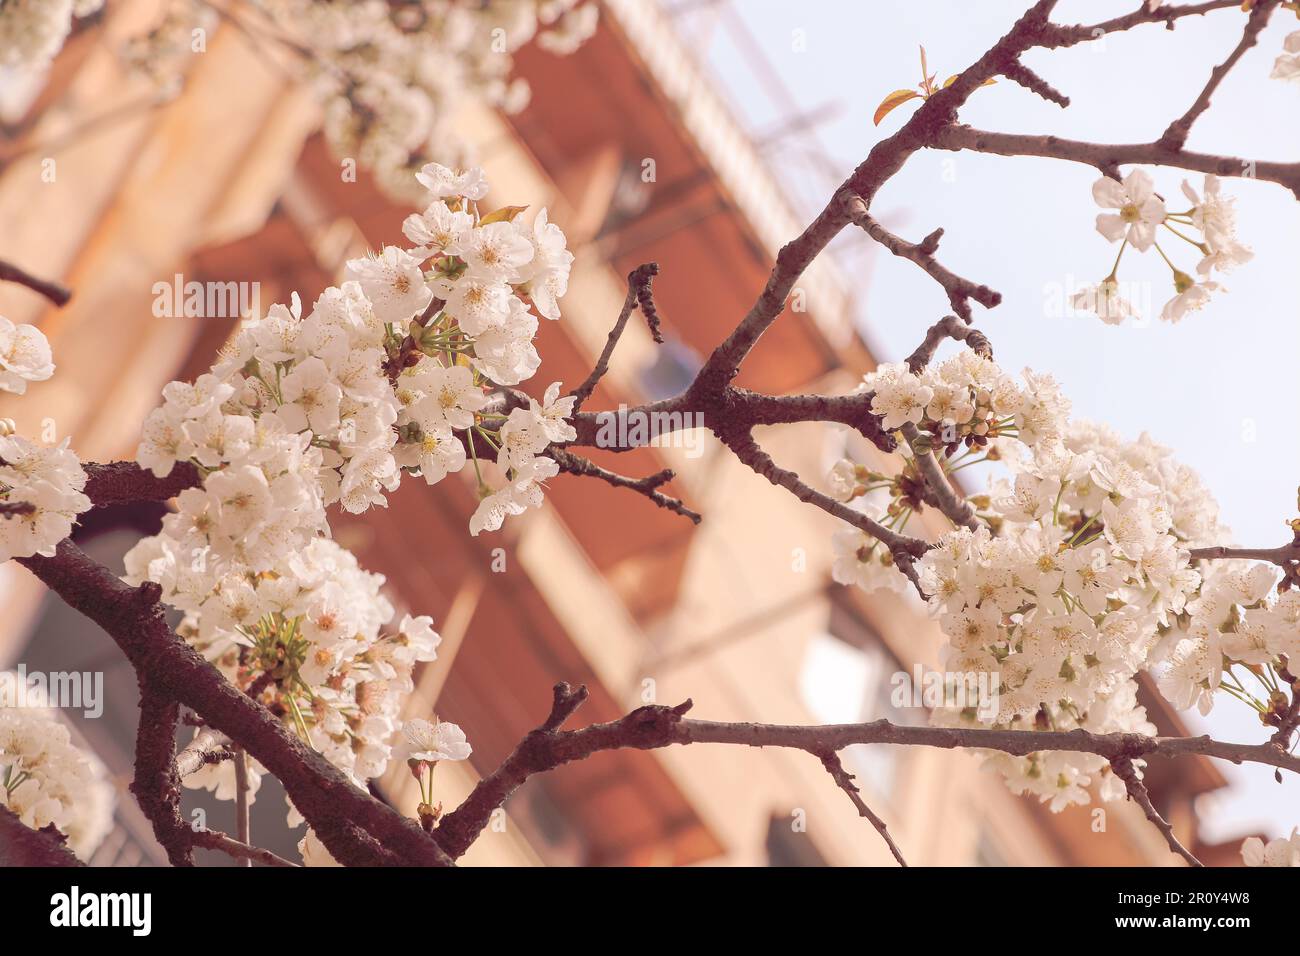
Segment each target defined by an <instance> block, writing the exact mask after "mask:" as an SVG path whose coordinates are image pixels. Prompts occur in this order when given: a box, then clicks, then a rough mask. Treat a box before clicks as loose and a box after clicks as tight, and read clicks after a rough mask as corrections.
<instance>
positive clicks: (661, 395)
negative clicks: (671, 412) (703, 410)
mask: <svg viewBox="0 0 1300 956" xmlns="http://www.w3.org/2000/svg"><path fill="white" fill-rule="evenodd" d="M703 365H704V360H703V359H701V358H700V356H699V353H697V352H696V351H695V350H694V349H693V348H691V347H690V346H689V345H687V344H686V343H685V342H683V341H682V340H681V339H675V338H672V337H669V338H668V339H667V340H666V341H665V342H664V344H663V345H661V346H659V348H658V349H656V350H655V360H654V361H653V362H652V363H650V364H649V365H647V366H646V367H645V368H643V369H642V370H641V374H640V376H639V377H640V380H641V381H640V385H641V390H642V391H643V392H644V393H645V397H646V398H648V399H649V400H650V401H652V402H657V401H659V400H661V399H665V398H672V397H673V396H675V395H680V394H681V393H682V392H684V391H686V389H687V387H688V386H689V385H690V384H691V383H692V382H694V381H695V375H696V373H697V372H699V370H700V368H701V367H702V366H703Z"/></svg>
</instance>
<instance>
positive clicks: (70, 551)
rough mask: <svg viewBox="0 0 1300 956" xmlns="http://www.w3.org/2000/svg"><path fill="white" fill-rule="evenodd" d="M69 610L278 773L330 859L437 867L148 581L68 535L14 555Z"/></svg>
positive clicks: (393, 815)
mask: <svg viewBox="0 0 1300 956" xmlns="http://www.w3.org/2000/svg"><path fill="white" fill-rule="evenodd" d="M20 563H22V564H23V565H24V566H26V567H27V568H28V569H29V570H31V571H32V572H33V573H34V574H35V575H36V576H37V577H39V578H40V579H41V580H42V581H44V582H45V584H46V585H47V586H49V587H50V588H51V589H52V590H54V591H55V592H57V593H58V594H59V596H60V597H62V598H63V600H64V601H65V602H66V603H67V604H68V605H69V606H70V607H72V608H74V609H75V610H78V611H80V612H81V613H82V614H84V615H86V616H87V617H88V618H90V619H91V620H92V621H94V622H95V623H96V624H98V625H99V626H100V627H102V628H103V629H104V630H105V631H107V632H108V634H109V636H111V637H112V638H113V639H114V641H116V642H117V644H118V646H119V647H120V648H121V649H122V650H123V652H124V653H125V654H126V656H127V658H128V660H130V662H131V664H132V666H133V667H134V668H135V670H136V673H137V674H138V675H139V676H140V677H141V679H143V680H146V681H148V682H149V683H150V684H151V685H152V686H153V687H154V688H155V689H157V690H158V691H159V692H160V693H163V694H166V695H168V696H169V697H170V698H172V699H173V700H176V701H178V702H180V703H182V704H184V705H186V706H187V707H190V708H191V709H193V710H194V711H195V712H196V713H198V714H199V715H201V716H202V717H203V718H204V720H205V721H206V722H207V723H208V725H209V726H211V727H212V728H213V729H215V730H218V731H220V732H222V733H225V734H226V735H228V736H229V737H230V738H231V739H232V740H237V741H239V743H240V744H241V745H242V746H244V747H245V749H247V751H248V752H249V753H250V754H251V755H252V756H253V757H255V758H256V759H257V760H258V762H259V763H261V764H262V765H263V766H265V767H266V768H267V769H268V770H269V771H270V772H271V773H273V774H275V776H276V777H278V778H279V780H280V781H281V783H283V784H284V787H285V789H286V790H287V791H288V793H289V797H290V799H292V800H293V803H294V806H296V807H297V808H298V810H299V811H300V812H301V813H302V815H303V816H304V817H306V818H307V820H308V822H309V823H310V824H311V825H312V828H313V829H315V830H316V832H317V833H318V835H319V836H320V838H321V840H322V842H323V843H324V844H325V846H326V847H327V848H328V849H329V851H330V853H331V854H333V856H334V857H335V859H337V860H338V861H339V862H341V863H344V864H346V865H376V864H385V865H392V864H399V863H410V864H421V865H445V864H446V863H447V862H449V861H447V859H446V857H445V855H444V854H443V853H442V852H441V851H440V850H439V849H438V847H437V845H436V844H435V843H434V842H433V841H432V840H429V839H428V838H427V837H426V836H425V835H424V833H423V832H422V831H421V830H420V828H419V826H418V825H417V824H416V823H415V821H413V820H409V819H406V818H405V817H403V816H401V815H400V814H398V813H397V812H396V811H394V810H393V809H391V808H390V807H387V806H385V805H384V804H382V803H380V802H379V801H377V800H375V799H374V798H373V797H371V796H370V795H369V794H368V793H366V792H365V791H363V790H360V789H358V788H357V787H356V786H355V785H354V784H353V783H352V782H351V781H350V780H349V779H348V778H347V777H346V776H345V775H344V774H343V773H342V772H341V771H340V770H339V769H338V768H337V767H335V766H334V765H333V764H331V763H330V762H329V761H327V760H326V759H325V758H324V757H323V756H321V755H320V754H319V753H317V752H316V751H314V750H312V749H311V748H309V747H307V746H306V745H305V744H304V743H303V742H302V741H301V740H300V739H299V738H298V737H297V736H296V735H294V734H293V733H291V732H290V731H289V730H288V729H287V728H286V727H285V726H284V724H282V723H281V722H280V721H279V720H277V719H276V718H275V717H274V716H273V715H272V714H271V713H270V711H268V710H267V709H266V708H265V707H263V706H262V705H261V704H259V703H257V702H256V701H253V700H251V699H249V698H248V697H247V696H246V695H245V694H243V693H241V692H240V691H239V690H238V689H237V688H235V687H234V686H232V685H231V684H230V683H229V682H228V681H227V680H226V679H225V678H224V677H223V676H222V675H221V673H220V672H219V671H217V670H216V668H214V667H213V666H212V665H211V664H209V663H208V662H207V661H205V660H204V659H203V658H202V657H201V656H200V655H199V654H198V653H197V652H196V651H195V650H194V649H193V648H192V647H190V646H189V645H188V644H187V643H185V642H184V641H183V640H180V639H179V638H177V637H176V635H175V634H173V633H172V631H171V629H170V628H169V627H168V626H167V622H166V619H165V618H164V616H163V612H162V608H161V606H160V605H159V604H158V596H159V589H158V586H157V585H154V584H146V585H144V586H142V587H140V588H132V587H129V586H127V585H126V584H123V583H122V582H121V581H119V580H118V579H117V578H116V577H114V576H113V574H112V573H111V572H109V571H108V570H107V569H106V568H104V567H102V566H100V565H98V564H96V563H95V562H94V561H93V560H91V559H90V558H89V557H87V556H86V555H85V554H84V553H83V552H82V551H81V550H80V549H79V548H77V546H76V545H74V544H72V542H71V541H63V542H61V543H60V544H59V547H58V551H57V553H56V554H55V556H54V557H51V558H45V557H39V556H33V557H30V558H22V559H20Z"/></svg>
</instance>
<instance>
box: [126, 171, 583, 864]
mask: <svg viewBox="0 0 1300 956" xmlns="http://www.w3.org/2000/svg"><path fill="white" fill-rule="evenodd" d="M419 181H420V182H421V183H422V184H423V185H424V186H425V188H426V189H427V190H428V193H427V195H426V200H427V203H428V205H427V206H426V208H425V210H424V212H422V213H416V214H413V215H411V216H410V217H409V218H408V219H407V221H406V223H405V224H404V231H405V233H406V235H407V236H408V238H409V239H410V240H411V242H412V243H414V244H415V245H413V246H412V247H411V248H399V247H396V246H389V247H386V248H385V249H383V250H382V251H381V252H380V253H379V254H378V255H375V256H372V257H368V258H364V259H357V260H353V261H351V262H349V263H348V266H347V273H346V277H345V281H344V282H343V283H342V285H340V286H338V287H332V288H330V289H327V290H326V291H325V292H324V293H323V294H322V295H321V296H320V297H319V298H318V299H317V300H316V302H315V304H314V305H313V307H312V308H311V309H310V310H309V311H308V312H307V314H306V315H304V314H303V308H302V304H301V302H300V301H299V299H298V298H297V296H296V295H295V296H294V297H293V299H292V304H291V305H290V306H287V307H286V306H283V305H276V306H273V307H272V308H271V309H270V310H268V312H267V314H266V315H265V316H264V317H260V318H253V319H250V320H249V321H247V322H245V323H244V324H243V325H242V326H241V328H240V329H239V330H238V332H237V333H236V335H235V337H234V338H233V340H232V341H231V342H230V343H229V345H228V346H227V347H226V348H224V349H223V350H222V351H221V353H220V355H219V356H218V359H217V361H216V363H215V364H214V365H213V367H212V369H211V370H210V371H209V372H207V373H205V374H204V375H202V376H200V377H199V378H198V379H197V380H196V381H195V382H194V383H193V384H188V383H183V382H172V383H170V384H168V385H167V386H166V387H165V388H164V389H163V398H164V402H163V405H162V406H161V407H160V408H158V409H156V410H155V411H154V412H152V413H151V414H150V415H149V417H148V418H147V419H146V422H145V425H144V431H143V438H142V441H141V444H140V448H139V451H138V454H137V458H138V460H139V462H140V463H141V464H142V465H144V466H146V467H148V468H150V469H151V470H152V471H153V472H154V473H155V474H156V475H158V476H160V477H162V476H166V475H167V474H169V473H170V472H171V470H172V469H173V468H174V467H175V465H176V463H177V462H181V461H184V462H189V463H191V464H193V465H194V466H196V467H197V468H198V469H199V471H200V474H202V475H203V485H202V487H196V488H189V489H186V490H185V491H182V492H181V493H180V494H179V495H178V496H177V501H176V510H175V512H173V513H172V514H169V515H168V516H167V517H166V518H164V520H163V528H162V531H161V532H160V533H159V534H157V535H155V536H153V537H151V538H147V539H144V540H142V541H141V542H139V543H138V544H137V545H136V546H135V547H134V548H133V549H132V550H131V551H130V552H129V553H128V555H127V557H126V569H127V575H126V579H127V580H128V581H129V582H131V583H132V584H139V583H140V582H143V581H145V580H149V581H154V582H156V583H158V584H159V585H160V586H161V587H162V592H163V594H162V597H163V600H164V601H166V602H167V603H169V604H171V605H173V606H174V607H177V608H179V609H180V610H182V611H184V612H185V618H184V621H183V622H182V625H181V633H182V634H183V635H184V636H185V637H186V638H187V639H188V640H189V641H190V642H191V643H192V644H193V645H194V646H195V647H196V648H198V649H199V650H200V651H202V652H203V653H204V654H205V656H207V657H208V658H209V659H210V660H213V661H214V662H215V663H217V665H218V666H219V667H221V669H222V670H223V671H224V672H225V673H226V674H227V676H228V677H230V679H231V680H233V681H234V682H235V683H236V685H237V686H240V687H241V688H244V689H249V688H254V686H256V692H257V693H258V696H259V698H260V699H261V700H262V701H263V702H264V703H266V704H267V706H268V707H270V708H272V710H273V711H274V712H276V713H278V714H279V715H280V716H281V718H282V719H283V720H284V721H285V722H286V723H287V724H289V725H290V726H292V727H293V728H294V729H295V731H296V732H297V733H298V734H299V735H300V736H301V737H302V738H303V739H305V740H307V741H308V742H309V743H310V744H311V745H312V746H313V747H314V748H315V749H317V750H318V751H320V752H321V753H323V754H324V755H325V756H326V757H327V758H328V759H329V760H330V761H331V762H332V763H334V764H335V765H336V766H338V767H339V768H340V769H342V770H344V771H345V772H346V773H348V774H349V775H350V776H351V777H352V778H353V779H354V780H356V781H358V782H360V781H364V780H366V779H370V778H372V777H375V776H378V775H379V774H381V773H382V772H383V770H384V768H385V766H386V764H387V761H388V759H389V756H390V752H391V749H390V748H391V738H392V736H393V734H394V732H395V731H396V730H397V729H398V727H399V725H400V715H401V712H402V708H403V704H404V702H405V700H406V698H407V697H408V696H409V694H410V693H411V691H412V689H413V686H412V680H411V671H412V668H413V666H414V664H415V663H416V662H418V661H430V660H433V659H434V657H435V649H436V646H437V644H438V642H439V638H438V635H437V634H435V633H434V632H433V631H432V629H431V627H430V625H431V623H432V622H431V620H430V619H429V618H427V617H418V618H412V617H410V616H409V615H407V616H406V617H404V618H403V619H402V621H401V622H400V623H399V625H398V626H397V628H396V630H395V631H391V632H386V631H385V627H386V626H387V625H388V624H389V623H390V621H391V619H392V617H393V615H394V612H393V608H392V606H391V605H390V604H389V602H388V601H387V600H386V599H385V598H384V597H383V595H382V594H381V592H380V587H381V585H382V583H383V578H382V577H380V576H379V575H374V574H369V573H367V572H365V571H363V570H361V568H360V567H359V566H358V565H357V562H356V560H355V558H354V557H353V556H352V555H351V554H349V553H348V552H347V551H345V550H343V549H342V548H340V547H339V546H338V545H336V544H335V543H334V542H333V541H332V540H331V539H330V538H329V537H328V534H329V521H328V517H327V508H328V507H330V506H331V505H335V504H338V505H339V506H340V507H342V508H343V509H345V510H347V511H350V512H362V511H365V510H367V509H368V508H369V507H371V506H372V505H385V504H386V503H387V498H386V494H387V493H388V492H391V491H394V490H395V489H396V488H397V486H398V484H399V482H400V480H401V477H402V475H403V473H404V472H405V473H407V474H410V475H416V476H421V477H423V478H424V479H425V481H426V482H427V483H429V484H434V483H436V482H438V481H441V480H442V479H443V478H444V477H446V476H447V475H448V474H449V473H452V472H457V471H459V470H461V469H462V468H463V467H464V466H465V465H466V464H467V462H468V461H471V460H472V461H473V465H474V468H475V470H476V472H477V474H478V488H479V494H480V497H481V499H482V500H481V503H480V506H479V508H478V509H477V511H476V512H475V514H474V516H473V518H472V520H471V522H470V531H471V533H473V534H478V533H479V532H480V531H482V530H496V529H497V528H499V527H500V526H501V524H502V522H503V521H504V519H505V517H506V516H508V515H511V514H519V513H521V512H523V511H524V510H525V509H527V508H529V507H536V506H537V505H539V504H540V503H541V500H542V487H541V482H542V481H544V480H545V479H546V478H548V477H551V476H553V475H554V474H556V471H557V468H556V465H555V462H554V461H553V460H552V459H550V458H548V457H545V456H544V455H543V454H542V452H543V451H544V450H545V448H546V447H547V446H548V445H549V444H550V443H551V442H554V441H564V440H567V439H571V438H573V437H575V432H574V431H573V429H572V426H571V425H570V424H569V423H568V422H567V421H566V420H565V419H566V416H568V415H570V414H571V413H572V407H573V403H574V400H573V399H572V398H571V397H570V398H560V397H559V385H558V383H556V384H554V385H552V386H551V387H550V388H549V389H548V390H547V392H546V395H545V397H544V399H543V400H542V401H541V402H538V401H536V400H530V402H529V405H528V406H527V407H515V408H513V409H512V410H511V411H510V412H509V414H508V415H506V414H503V413H497V412H492V411H490V410H489V398H488V392H489V391H490V390H491V389H493V388H495V387H496V386H497V385H498V384H508V385H514V384H516V383H518V382H521V381H523V380H525V379H527V378H529V377H531V376H532V374H533V372H534V371H535V370H536V368H537V366H538V364H539V362H540V359H539V357H538V355H537V352H536V349H535V348H534V346H533V336H534V334H535V333H536V331H537V328H538V318H537V315H535V314H534V312H533V310H534V309H535V310H536V312H537V313H540V314H541V315H542V316H545V317H547V318H550V319H558V318H559V317H560V311H559V299H560V297H561V296H562V295H563V294H564V291H565V288H566V286H567V282H568V273H569V268H570V263H571V262H572V259H573V257H572V255H571V254H570V253H569V252H568V250H567V249H566V248H565V240H564V235H563V233H562V232H560V230H559V229H558V228H557V227H556V226H555V225H554V224H552V223H550V222H549V221H548V220H547V217H546V212H545V210H542V211H541V212H539V213H538V215H537V217H536V219H535V220H534V222H533V223H531V224H525V223H524V222H523V220H522V219H520V217H519V212H520V211H521V210H519V209H518V208H516V207H506V208H505V209H503V210H499V211H497V212H495V213H489V214H487V215H480V214H479V212H478V208H477V202H478V200H480V199H482V198H483V197H484V196H485V195H486V193H487V183H486V181H485V180H484V178H483V174H482V172H481V171H480V170H470V171H467V172H456V171H453V170H451V169H448V168H446V167H443V166H439V165H436V164H429V165H427V166H425V167H424V169H423V170H421V172H420V173H419ZM525 296H526V297H527V299H525V298H524V297H525ZM466 448H468V449H469V450H470V454H469V455H467V454H466ZM484 458H486V459H488V461H484V462H481V461H480V459H484ZM492 459H494V460H495V463H494V465H493V467H495V468H496V469H497V470H498V471H499V473H500V475H501V476H502V478H503V479H504V481H503V483H502V484H501V486H500V487H499V488H497V489H496V490H493V488H492V487H491V486H490V485H489V484H488V482H487V479H486V478H485V477H484V475H483V470H482V468H481V465H482V466H483V467H487V466H488V465H489V464H492ZM447 726H449V727H454V725H447ZM455 731H456V733H459V728H455ZM462 739H463V735H462ZM466 746H468V745H466ZM445 759H457V758H445ZM251 769H252V771H253V776H254V778H257V779H260V777H259V775H260V772H261V771H260V768H256V767H254V768H251ZM187 782H189V783H191V784H192V785H197V786H204V787H208V788H210V789H214V790H215V791H216V793H217V796H218V797H219V798H223V799H228V798H231V797H233V796H234V777H233V770H232V768H231V767H230V766H229V765H228V764H217V765H214V766H211V767H209V768H206V769H205V770H203V771H201V772H200V773H199V774H196V775H194V776H193V777H191V778H190V779H189V781H187ZM313 855H314V856H319V855H320V854H319V853H313Z"/></svg>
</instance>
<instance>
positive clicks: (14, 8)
mask: <svg viewBox="0 0 1300 956" xmlns="http://www.w3.org/2000/svg"><path fill="white" fill-rule="evenodd" d="M103 5H104V0H5V2H4V3H0V66H6V67H16V68H18V69H23V70H40V69H44V68H45V67H47V66H49V65H50V61H51V60H53V59H54V57H55V56H56V55H57V54H58V52H59V50H61V49H63V44H64V41H66V40H67V38H68V34H69V33H71V32H72V21H73V18H75V17H87V16H90V15H91V14H92V13H95V12H96V11H98V10H99V9H100V8H101V7H103Z"/></svg>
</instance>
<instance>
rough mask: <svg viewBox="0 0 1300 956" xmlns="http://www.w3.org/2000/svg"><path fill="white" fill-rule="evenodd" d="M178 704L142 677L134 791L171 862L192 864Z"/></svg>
mask: <svg viewBox="0 0 1300 956" xmlns="http://www.w3.org/2000/svg"><path fill="white" fill-rule="evenodd" d="M178 717H179V707H177V705H176V702H175V701H174V700H170V699H169V698H168V697H166V696H165V695H164V694H161V693H159V692H158V691H157V690H155V689H154V688H153V686H152V685H151V684H150V683H149V682H148V681H147V680H145V679H144V678H143V677H141V679H140V726H139V728H138V729H137V731H136V739H135V779H134V780H133V781H132V782H131V792H132V793H133V794H135V799H136V802H137V803H138V804H140V809H141V810H143V811H144V815H145V816H146V817H148V818H149V822H150V823H151V824H153V832H154V836H155V837H157V838H158V842H159V843H160V844H161V845H162V848H163V849H164V850H166V851H167V859H168V860H170V861H171V864H172V866H193V865H194V856H193V854H192V853H191V852H190V846H191V844H192V842H193V836H194V831H193V830H192V829H191V828H190V827H189V826H188V825H187V824H186V823H185V819H184V817H182V816H181V791H180V777H179V776H178V775H177V773H176V762H175V754H176V721H177V718H178Z"/></svg>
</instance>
